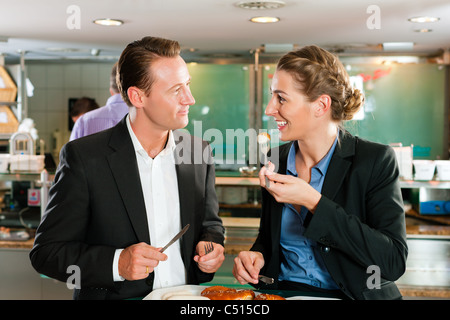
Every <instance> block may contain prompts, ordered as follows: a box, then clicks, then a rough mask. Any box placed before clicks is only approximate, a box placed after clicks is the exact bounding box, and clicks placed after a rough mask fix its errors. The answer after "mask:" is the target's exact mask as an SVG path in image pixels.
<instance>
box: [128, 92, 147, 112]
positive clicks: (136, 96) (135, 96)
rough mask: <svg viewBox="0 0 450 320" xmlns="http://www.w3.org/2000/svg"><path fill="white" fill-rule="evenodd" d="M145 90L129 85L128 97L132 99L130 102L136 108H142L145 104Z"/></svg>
mask: <svg viewBox="0 0 450 320" xmlns="http://www.w3.org/2000/svg"><path fill="white" fill-rule="evenodd" d="M143 94H144V93H143V92H142V90H141V89H139V88H138V87H129V88H128V90H127V95H128V99H130V102H131V104H132V105H133V106H135V107H136V108H140V107H142V105H143V99H142V96H143Z"/></svg>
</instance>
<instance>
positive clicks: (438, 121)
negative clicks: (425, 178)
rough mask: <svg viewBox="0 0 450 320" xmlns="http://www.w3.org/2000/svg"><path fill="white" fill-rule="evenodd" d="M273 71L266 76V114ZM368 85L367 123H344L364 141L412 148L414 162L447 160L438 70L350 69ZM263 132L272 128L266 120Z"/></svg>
mask: <svg viewBox="0 0 450 320" xmlns="http://www.w3.org/2000/svg"><path fill="white" fill-rule="evenodd" d="M273 72H274V66H271V67H270V69H268V70H267V69H265V70H264V99H265V100H264V108H265V105H267V102H268V99H269V98H270V92H269V89H268V88H269V86H270V77H271V75H272V74H273ZM348 73H349V75H350V76H358V75H359V76H361V77H362V78H363V79H364V82H363V90H364V94H365V96H366V103H365V107H364V118H363V119H362V120H352V121H348V122H346V123H345V128H346V129H347V130H349V131H350V132H351V133H352V134H354V135H358V136H360V137H362V138H365V139H368V140H372V141H376V142H380V143H384V144H389V143H402V144H403V145H404V146H409V145H414V158H415V159H438V158H441V159H447V156H446V155H445V154H444V152H445V151H444V150H445V146H446V145H447V141H446V140H445V138H444V125H445V122H446V121H448V120H447V119H445V117H444V114H445V109H444V108H445V92H444V90H445V70H444V68H443V67H442V66H439V65H434V64H392V65H348ZM263 126H264V127H265V128H269V129H270V128H274V126H275V124H273V123H272V122H271V121H270V120H268V119H265V118H263Z"/></svg>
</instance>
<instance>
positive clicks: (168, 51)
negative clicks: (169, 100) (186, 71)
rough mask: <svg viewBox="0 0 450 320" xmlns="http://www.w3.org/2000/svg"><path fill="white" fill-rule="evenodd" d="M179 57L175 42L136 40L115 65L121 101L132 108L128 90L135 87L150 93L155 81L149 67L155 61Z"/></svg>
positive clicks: (159, 39) (177, 46) (149, 38)
mask: <svg viewBox="0 0 450 320" xmlns="http://www.w3.org/2000/svg"><path fill="white" fill-rule="evenodd" d="M178 55H180V44H179V43H178V42H177V41H173V40H168V39H162V38H158V37H144V38H142V39H141V40H136V41H134V42H132V43H130V44H128V46H127V47H126V48H125V49H124V50H123V52H122V54H121V55H120V58H119V61H118V65H117V81H116V82H117V87H118V88H119V92H120V94H121V95H122V99H123V101H125V102H126V103H127V104H128V105H129V106H132V103H131V101H130V99H129V98H128V93H127V92H128V88H130V87H133V86H134V87H137V88H139V89H141V90H143V91H144V92H145V94H146V95H148V94H149V93H150V89H151V87H152V84H153V82H154V81H155V79H154V77H153V75H152V72H151V66H152V63H153V62H154V61H156V60H157V59H160V58H163V57H166V58H173V57H176V56H178Z"/></svg>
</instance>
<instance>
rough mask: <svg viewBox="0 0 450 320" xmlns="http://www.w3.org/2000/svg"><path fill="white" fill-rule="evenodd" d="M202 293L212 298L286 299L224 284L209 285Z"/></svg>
mask: <svg viewBox="0 0 450 320" xmlns="http://www.w3.org/2000/svg"><path fill="white" fill-rule="evenodd" d="M201 295H202V296H203V297H208V298H209V299H210V300H286V299H285V298H283V297H281V296H279V295H276V294H267V293H260V294H258V295H255V292H254V291H253V290H249V289H243V290H236V289H233V288H228V287H224V286H212V287H208V288H206V289H204V290H203V291H202V292H201Z"/></svg>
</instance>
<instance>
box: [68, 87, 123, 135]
mask: <svg viewBox="0 0 450 320" xmlns="http://www.w3.org/2000/svg"><path fill="white" fill-rule="evenodd" d="M127 113H128V105H127V104H126V103H125V102H124V101H123V100H122V97H121V96H120V94H115V95H113V96H111V97H109V99H108V101H107V102H106V105H105V106H103V107H101V108H98V109H95V110H92V111H89V112H86V113H85V114H83V115H82V116H81V117H80V118H78V120H77V121H76V122H75V125H74V126H73V129H72V133H71V134H70V141H72V140H74V139H78V138H81V137H84V136H87V135H89V134H93V133H96V132H99V131H102V130H105V129H108V128H111V127H113V126H115V125H116V124H117V123H118V122H119V121H120V120H122V118H123V117H125V115H126V114H127Z"/></svg>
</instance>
